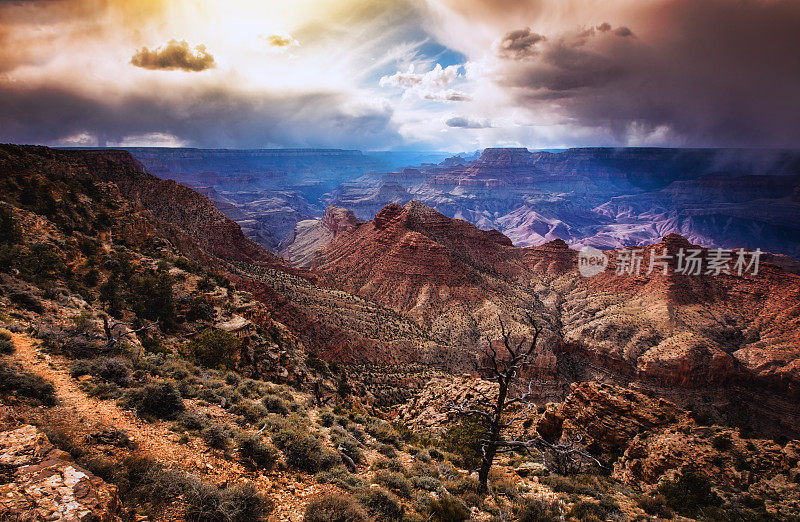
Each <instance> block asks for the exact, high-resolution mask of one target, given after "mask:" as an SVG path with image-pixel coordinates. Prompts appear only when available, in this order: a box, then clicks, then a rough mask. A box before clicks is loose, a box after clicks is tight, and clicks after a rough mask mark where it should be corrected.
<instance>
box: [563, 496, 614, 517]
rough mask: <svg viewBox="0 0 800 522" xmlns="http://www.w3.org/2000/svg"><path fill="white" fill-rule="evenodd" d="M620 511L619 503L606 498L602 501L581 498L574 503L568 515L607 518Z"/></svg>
mask: <svg viewBox="0 0 800 522" xmlns="http://www.w3.org/2000/svg"><path fill="white" fill-rule="evenodd" d="M618 511H619V505H618V504H617V503H616V502H613V501H610V500H606V499H604V501H601V502H594V501H591V500H579V501H578V502H575V503H574V504H573V505H572V508H571V509H570V510H569V513H567V517H568V518H569V517H571V518H575V519H578V520H607V519H608V517H609V515H611V514H612V513H616V512H618Z"/></svg>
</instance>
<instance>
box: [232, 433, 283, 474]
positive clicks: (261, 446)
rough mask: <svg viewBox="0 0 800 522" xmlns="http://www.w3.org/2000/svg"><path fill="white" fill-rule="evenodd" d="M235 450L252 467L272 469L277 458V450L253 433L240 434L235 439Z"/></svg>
mask: <svg viewBox="0 0 800 522" xmlns="http://www.w3.org/2000/svg"><path fill="white" fill-rule="evenodd" d="M237 450H238V452H239V455H240V456H241V458H242V460H243V461H244V462H245V463H246V464H247V465H249V466H250V467H251V468H253V469H264V470H268V469H272V467H273V466H274V465H275V463H276V462H277V460H278V450H277V449H276V448H274V447H273V446H271V445H269V444H267V443H266V442H264V439H263V437H262V436H261V435H259V434H255V433H254V434H252V435H241V436H240V437H239V438H238V440H237Z"/></svg>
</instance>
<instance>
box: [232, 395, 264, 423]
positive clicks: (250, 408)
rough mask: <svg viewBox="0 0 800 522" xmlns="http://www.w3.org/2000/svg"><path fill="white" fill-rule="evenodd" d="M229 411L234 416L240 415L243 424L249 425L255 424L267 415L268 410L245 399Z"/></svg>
mask: <svg viewBox="0 0 800 522" xmlns="http://www.w3.org/2000/svg"><path fill="white" fill-rule="evenodd" d="M229 411H230V412H231V413H232V414H234V415H240V416H241V417H242V418H244V420H245V422H247V423H250V424H255V423H257V422H258V421H260V420H261V419H263V418H264V417H266V416H267V415H269V410H267V409H266V408H265V407H264V406H262V405H260V404H256V403H255V402H253V401H249V400H246V399H242V400H240V401H238V402H237V403H236V404H234V405H233V406H232V407H231V409H230V410H229Z"/></svg>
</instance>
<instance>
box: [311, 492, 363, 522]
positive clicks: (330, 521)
mask: <svg viewBox="0 0 800 522" xmlns="http://www.w3.org/2000/svg"><path fill="white" fill-rule="evenodd" d="M303 520H304V522H367V521H368V520H369V517H367V514H366V513H365V512H364V510H363V508H362V507H361V506H360V505H358V504H357V503H356V502H355V501H354V500H353V499H352V498H350V497H349V496H346V495H325V496H323V497H318V498H315V499H312V500H311V502H309V503H308V505H307V506H306V510H305V513H304V514H303Z"/></svg>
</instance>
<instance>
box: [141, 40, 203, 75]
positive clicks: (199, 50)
mask: <svg viewBox="0 0 800 522" xmlns="http://www.w3.org/2000/svg"><path fill="white" fill-rule="evenodd" d="M131 64H132V65H135V66H136V67H141V68H142V69H151V70H166V71H174V70H182V71H194V72H199V71H205V70H206V69H210V68H212V67H214V66H215V65H216V64H215V63H214V57H213V56H212V55H211V54H210V53H209V52H208V51H207V50H206V46H205V45H197V46H195V47H194V48H191V47H189V44H188V43H186V41H180V42H179V41H177V40H170V41H169V42H167V44H166V45H163V46H161V47H158V48H155V49H152V50H151V49H148V48H147V47H142V48H141V49H139V50H138V51H136V54H134V55H133V57H132V58H131Z"/></svg>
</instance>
